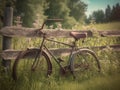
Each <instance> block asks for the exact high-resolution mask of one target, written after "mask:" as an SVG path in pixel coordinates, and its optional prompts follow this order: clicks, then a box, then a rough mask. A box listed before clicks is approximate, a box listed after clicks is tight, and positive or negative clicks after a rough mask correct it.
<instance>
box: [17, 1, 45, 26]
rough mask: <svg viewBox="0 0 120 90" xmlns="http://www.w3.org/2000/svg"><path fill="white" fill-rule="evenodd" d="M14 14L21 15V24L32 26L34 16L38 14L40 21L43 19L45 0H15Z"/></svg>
mask: <svg viewBox="0 0 120 90" xmlns="http://www.w3.org/2000/svg"><path fill="white" fill-rule="evenodd" d="M15 5H16V10H15V15H20V16H21V17H22V19H23V20H22V21H23V26H26V27H32V26H33V22H34V20H35V17H36V16H37V15H39V17H40V20H41V22H42V21H43V20H44V18H45V17H44V15H43V14H44V9H45V8H46V4H45V1H44V0H42V1H40V0H17V1H16V4H15Z"/></svg>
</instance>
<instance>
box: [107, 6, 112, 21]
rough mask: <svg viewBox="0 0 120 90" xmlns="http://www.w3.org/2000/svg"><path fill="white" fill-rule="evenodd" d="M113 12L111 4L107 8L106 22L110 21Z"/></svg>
mask: <svg viewBox="0 0 120 90" xmlns="http://www.w3.org/2000/svg"><path fill="white" fill-rule="evenodd" d="M111 13H112V10H111V7H110V6H109V5H107V8H106V9H105V20H106V22H109V21H110V17H111Z"/></svg>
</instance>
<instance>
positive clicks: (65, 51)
mask: <svg viewBox="0 0 120 90" xmlns="http://www.w3.org/2000/svg"><path fill="white" fill-rule="evenodd" d="M107 47H108V46H96V47H91V48H93V49H94V48H99V49H100V50H102V49H105V48H107ZM109 47H110V48H111V49H112V50H113V51H118V52H120V44H118V45H110V46H109ZM85 48H87V47H85ZM36 50H38V49H36ZM70 50H71V49H70V48H60V49H50V51H51V52H52V53H53V54H54V55H56V56H66V55H69V53H70ZM20 52H24V51H20V50H19V51H18V50H5V51H3V52H0V57H2V58H4V59H15V58H16V57H17V56H18V55H19V53H20ZM31 55H33V54H30V56H27V57H32V56H31Z"/></svg>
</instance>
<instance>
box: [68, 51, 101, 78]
mask: <svg viewBox="0 0 120 90" xmlns="http://www.w3.org/2000/svg"><path fill="white" fill-rule="evenodd" d="M70 69H71V72H72V74H73V76H74V78H79V77H82V78H83V77H90V76H94V75H96V74H97V73H98V72H100V69H101V67H100V63H99V60H98V58H97V56H96V54H95V53H94V52H93V51H92V50H89V49H80V50H78V51H76V52H75V53H74V54H73V55H72V57H71V61H70Z"/></svg>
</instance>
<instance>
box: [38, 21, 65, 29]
mask: <svg viewBox="0 0 120 90" xmlns="http://www.w3.org/2000/svg"><path fill="white" fill-rule="evenodd" d="M48 21H54V22H61V21H63V19H47V20H45V21H44V23H43V24H42V26H41V28H40V29H39V30H42V29H43V27H44V25H45V23H46V22H48Z"/></svg>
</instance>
